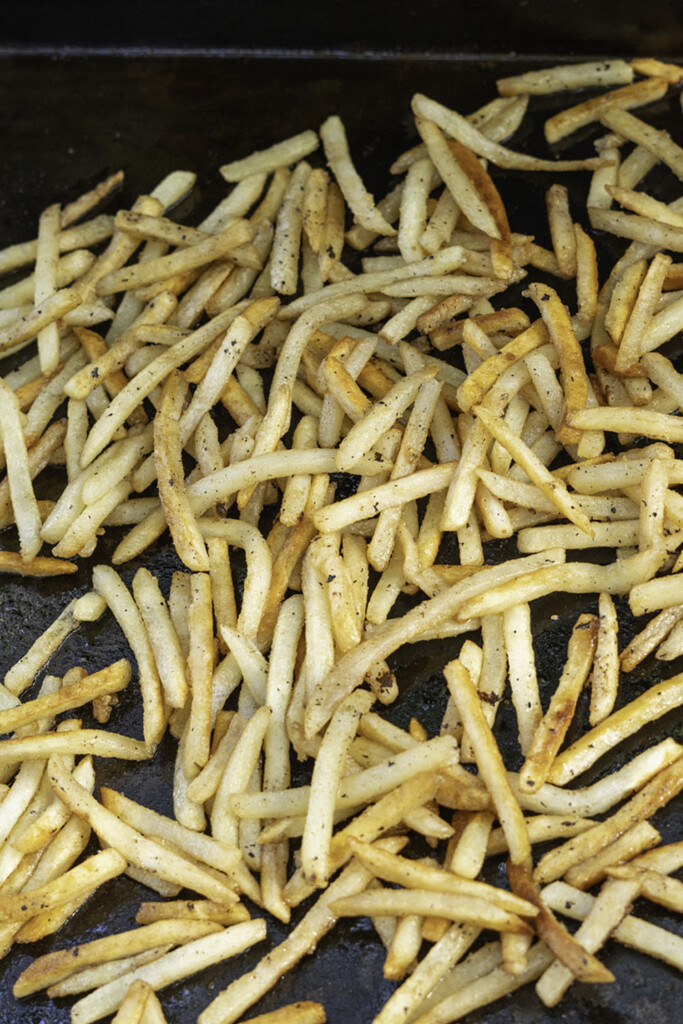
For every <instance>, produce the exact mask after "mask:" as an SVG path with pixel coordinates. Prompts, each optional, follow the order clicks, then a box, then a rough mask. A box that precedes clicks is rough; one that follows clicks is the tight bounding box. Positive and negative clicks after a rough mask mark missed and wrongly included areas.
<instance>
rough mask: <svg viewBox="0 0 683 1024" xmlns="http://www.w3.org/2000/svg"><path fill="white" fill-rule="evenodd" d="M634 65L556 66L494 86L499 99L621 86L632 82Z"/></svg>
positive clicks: (614, 62)
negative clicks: (496, 88) (596, 87)
mask: <svg viewBox="0 0 683 1024" xmlns="http://www.w3.org/2000/svg"><path fill="white" fill-rule="evenodd" d="M634 70H636V71H637V70H638V68H637V67H635V62H634V61H631V62H630V65H629V64H628V63H627V62H626V61H623V60H607V61H586V62H583V63H579V64H558V65H556V66H555V67H552V68H543V69H542V70H540V71H525V72H524V73H523V74H521V75H511V76H510V77H508V78H499V79H498V81H497V82H496V85H497V86H498V92H499V93H500V95H501V96H516V95H518V94H519V93H530V94H531V95H544V94H546V93H551V92H561V91H563V90H566V89H582V88H584V87H587V86H602V85H623V84H627V83H629V82H632V81H633V71H634Z"/></svg>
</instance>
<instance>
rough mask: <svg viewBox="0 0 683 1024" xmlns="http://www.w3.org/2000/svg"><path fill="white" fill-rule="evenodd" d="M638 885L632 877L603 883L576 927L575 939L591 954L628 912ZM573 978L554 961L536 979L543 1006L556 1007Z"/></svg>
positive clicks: (568, 971) (563, 967)
mask: <svg viewBox="0 0 683 1024" xmlns="http://www.w3.org/2000/svg"><path fill="white" fill-rule="evenodd" d="M639 888H640V884H639V882H638V881H637V880H633V879H631V880H629V881H625V882H621V883H619V882H615V881H612V882H609V883H607V884H606V885H605V886H604V887H603V889H602V891H601V892H600V895H599V896H598V898H597V899H596V901H595V903H594V905H593V907H592V908H591V911H590V913H589V914H588V915H587V917H586V919H585V920H584V922H583V924H582V925H581V927H580V928H579V929H578V931H577V933H576V939H577V941H579V942H581V943H582V945H583V947H584V948H585V949H587V950H588V951H589V952H591V953H592V952H594V951H595V950H597V949H599V948H600V946H601V945H602V943H603V942H604V941H605V939H607V937H608V936H609V935H610V934H611V933H612V932H613V931H614V929H615V928H616V927H617V926H618V925H619V923H620V922H621V921H622V920H623V918H624V917H625V916H626V914H627V913H628V911H629V909H630V906H631V903H632V901H633V900H634V899H635V897H636V896H637V894H638V890H639ZM573 980H574V975H573V974H572V972H571V971H570V970H569V969H568V968H567V967H565V966H564V964H561V963H560V962H559V961H558V960H556V961H554V962H553V963H552V964H551V965H550V967H548V968H547V969H546V971H545V972H544V974H543V975H542V977H541V978H540V979H539V981H538V982H537V984H536V993H537V994H538V996H539V997H540V999H541V1001H542V1002H543V1004H544V1005H545V1006H556V1005H557V1003H559V1001H560V1000H561V998H562V996H563V995H564V993H565V992H566V991H567V989H568V988H569V986H570V985H571V983H572V981H573Z"/></svg>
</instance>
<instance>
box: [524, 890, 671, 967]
mask: <svg viewBox="0 0 683 1024" xmlns="http://www.w3.org/2000/svg"><path fill="white" fill-rule="evenodd" d="M543 899H544V901H545V902H546V903H547V904H548V905H549V906H550V907H552V909H553V910H557V911H558V912H559V913H562V914H567V915H568V916H569V917H572V918H575V919H578V920H580V921H582V920H583V919H584V918H585V917H586V916H587V915H588V914H589V913H590V911H591V909H592V908H593V906H594V905H595V900H596V897H595V896H591V895H590V894H589V893H587V892H581V891H580V890H579V889H575V888H574V887H573V886H571V885H567V883H566V882H553V883H552V884H551V885H548V886H546V888H545V889H544V890H543ZM613 937H614V938H615V939H616V940H617V942H621V943H623V945H625V946H630V947H631V948H632V949H639V950H641V951H642V952H644V953H648V955H649V956H654V957H656V958H657V959H658V960H663V961H664V962H665V963H670V964H671V965H672V966H674V967H678V968H679V969H680V964H681V963H683V943H682V942H681V939H680V936H679V935H675V934H674V933H673V932H671V931H668V930H667V929H665V928H659V927H658V926H657V925H654V924H652V923H651V922H649V921H644V920H643V919H642V918H640V917H635V916H634V915H632V914H628V915H627V916H626V917H624V918H623V920H622V921H621V923H620V924H619V925H617V927H616V928H615V929H614V932H613Z"/></svg>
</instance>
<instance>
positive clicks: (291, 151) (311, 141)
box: [220, 131, 319, 181]
mask: <svg viewBox="0 0 683 1024" xmlns="http://www.w3.org/2000/svg"><path fill="white" fill-rule="evenodd" d="M318 145H319V142H318V137H317V135H316V134H315V132H313V131H305V132H300V133H299V134H298V135H292V136H291V137H290V138H288V139H284V140H283V141H282V142H277V143H275V145H273V146H270V147H269V148H268V149H263V150H259V151H257V152H255V153H252V154H251V156H248V157H243V158H242V159H241V160H234V161H233V162H232V163H228V164H223V166H222V167H221V169H220V171H221V174H222V175H223V177H224V178H225V180H226V181H243V180H244V179H245V178H246V177H247V176H250V175H252V174H269V173H270V172H271V171H274V170H277V169H278V168H280V167H287V166H288V165H290V164H294V163H296V162H297V161H298V160H302V159H303V158H304V157H305V156H308V155H309V153H312V152H313V151H314V150H316V149H317V148H318Z"/></svg>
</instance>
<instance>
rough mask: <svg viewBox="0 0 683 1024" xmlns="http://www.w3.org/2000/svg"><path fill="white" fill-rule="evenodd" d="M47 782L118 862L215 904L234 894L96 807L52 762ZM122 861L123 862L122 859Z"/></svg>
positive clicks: (216, 879)
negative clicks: (118, 857) (181, 886)
mask: <svg viewBox="0 0 683 1024" xmlns="http://www.w3.org/2000/svg"><path fill="white" fill-rule="evenodd" d="M49 771H50V780H51V782H52V785H53V787H54V789H55V791H56V792H57V794H58V795H59V797H60V799H62V800H64V801H65V802H66V803H68V804H69V806H70V807H71V809H72V810H73V811H74V813H77V814H78V815H79V816H80V817H84V818H85V819H86V820H87V821H89V822H90V824H91V825H92V827H93V829H94V830H95V831H96V832H97V833H98V835H99V836H100V839H101V840H102V841H103V842H106V843H108V844H109V845H110V846H112V847H113V849H116V847H119V848H120V850H121V851H123V850H125V854H123V857H122V858H121V859H122V860H123V861H124V867H125V866H126V861H129V862H130V863H132V864H133V865H137V866H139V867H143V868H144V869H145V870H149V871H151V872H152V874H155V875H158V876H159V877H160V878H162V879H173V880H176V879H177V880H178V881H179V882H180V883H181V884H182V883H185V884H187V885H188V886H189V887H190V888H193V889H194V890H195V891H196V892H201V893H202V894H203V895H205V896H207V897H208V898H209V899H215V900H216V902H218V903H221V902H224V901H228V902H230V901H231V900H232V899H233V898H234V893H233V890H232V888H231V886H230V885H229V884H227V881H226V882H223V881H221V880H220V878H217V877H216V876H215V875H214V874H211V873H210V872H209V871H207V870H205V869H203V868H202V867H200V866H199V865H196V864H195V863H194V862H193V861H190V860H189V859H187V858H185V857H184V856H180V855H179V854H176V853H174V852H172V851H171V850H169V849H167V848H164V847H162V846H161V845H159V844H158V843H156V842H154V841H152V840H150V839H146V838H145V837H144V836H142V835H141V834H140V833H139V832H137V831H136V830H135V829H134V828H131V826H130V825H127V824H125V823H124V822H123V821H121V820H120V819H119V818H117V817H116V815H115V814H113V813H112V812H111V811H108V810H107V809H106V808H105V807H103V806H102V805H101V804H99V803H98V802H97V801H96V800H95V799H94V798H93V797H92V796H91V795H90V794H89V793H88V792H87V790H85V789H83V787H82V786H79V784H78V783H77V782H75V781H74V780H73V779H72V778H71V777H70V776H69V775H68V774H67V773H66V772H65V771H64V770H63V769H62V768H61V767H59V766H58V765H57V764H56V763H55V762H54V761H52V762H51V763H50V768H49ZM124 858H125V859H124Z"/></svg>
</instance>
